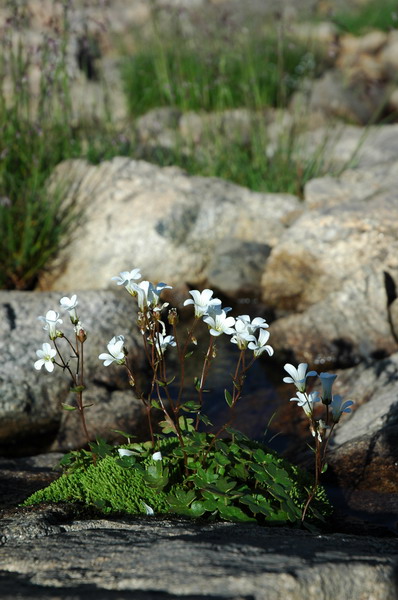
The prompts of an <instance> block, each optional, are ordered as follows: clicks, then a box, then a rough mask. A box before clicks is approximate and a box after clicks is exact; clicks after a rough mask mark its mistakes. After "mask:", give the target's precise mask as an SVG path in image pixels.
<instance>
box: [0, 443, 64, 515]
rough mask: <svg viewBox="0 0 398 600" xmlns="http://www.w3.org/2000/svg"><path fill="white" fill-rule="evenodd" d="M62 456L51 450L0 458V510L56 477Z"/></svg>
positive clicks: (15, 503)
mask: <svg viewBox="0 0 398 600" xmlns="http://www.w3.org/2000/svg"><path fill="white" fill-rule="evenodd" d="M62 456H63V455H62V454H60V453H58V452H52V453H49V454H38V455H37V456H29V457H27V458H13V459H11V458H0V490H1V491H0V510H4V509H5V508H8V507H13V506H16V505H17V504H19V503H20V502H23V501H24V500H26V498H27V497H28V496H30V495H31V494H33V493H34V492H36V491H37V490H39V489H41V488H44V487H46V486H47V485H50V483H52V482H53V481H54V480H55V479H57V477H59V470H58V469H57V467H58V464H59V461H60V460H61V458H62Z"/></svg>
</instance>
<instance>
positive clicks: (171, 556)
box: [0, 508, 398, 600]
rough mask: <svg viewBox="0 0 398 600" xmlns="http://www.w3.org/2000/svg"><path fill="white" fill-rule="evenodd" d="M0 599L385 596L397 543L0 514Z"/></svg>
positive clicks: (397, 559)
mask: <svg viewBox="0 0 398 600" xmlns="http://www.w3.org/2000/svg"><path fill="white" fill-rule="evenodd" d="M0 539H1V541H2V543H3V544H4V546H3V548H1V550H0V554H1V562H2V574H1V578H0V591H1V597H2V598H3V599H4V600H12V599H14V598H16V597H23V598H24V599H26V600H31V599H32V600H33V598H38V597H40V598H46V599H47V600H50V599H52V600H55V599H56V598H71V599H72V598H73V599H75V598H76V599H77V598H81V597H83V596H84V597H85V598H89V599H93V600H94V599H96V598H101V599H104V600H111V599H116V598H117V599H119V598H120V599H121V598H126V599H133V598H134V599H139V600H149V599H150V598H159V599H160V600H170V599H172V598H182V597H183V598H187V599H188V598H189V599H191V600H200V599H201V598H204V597H206V598H209V599H210V598H211V599H212V600H215V599H216V598H217V599H220V600H221V599H226V600H227V599H228V600H242V599H243V598H245V599H249V598H250V599H252V600H279V599H280V598H285V599H286V600H302V599H303V598H306V599H307V600H329V599H330V598H341V599H343V598H347V599H348V598H350V599H351V598H352V599H354V598H372V600H395V599H396V597H397V596H396V594H397V582H396V572H397V568H398V542H397V540H395V539H387V538H377V537H371V536H366V537H360V536H354V535H347V534H317V535H313V534H310V533H308V532H305V531H300V530H293V529H286V528H283V529H279V528H266V527H263V528H262V527H259V526H257V525H239V524H234V523H212V524H208V523H200V522H197V523H195V522H190V521H184V520H182V519H162V520H157V519H156V517H155V518H146V519H142V518H140V519H131V518H130V519H128V518H126V519H114V518H113V519H112V518H107V519H96V520H86V521H85V520H81V519H76V518H75V519H73V516H71V515H70V514H68V513H67V512H66V511H65V509H56V508H52V509H47V510H44V511H42V512H41V513H40V512H39V513H38V512H37V510H36V511H34V512H31V511H24V513H23V514H16V515H13V516H9V517H8V518H7V517H6V518H4V519H3V520H2V531H1V538H0Z"/></svg>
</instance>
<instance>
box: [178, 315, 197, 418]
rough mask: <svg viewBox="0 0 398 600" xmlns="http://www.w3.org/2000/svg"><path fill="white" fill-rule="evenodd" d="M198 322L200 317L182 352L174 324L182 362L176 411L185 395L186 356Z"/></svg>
mask: <svg viewBox="0 0 398 600" xmlns="http://www.w3.org/2000/svg"><path fill="white" fill-rule="evenodd" d="M198 321H199V317H195V320H194V322H193V324H192V327H191V329H190V330H188V333H187V338H186V340H185V342H184V345H183V347H182V350H181V344H180V343H179V340H178V335H177V325H176V324H175V323H174V324H173V334H174V339H175V341H176V344H177V352H178V357H179V361H180V386H179V390H178V396H177V402H176V409H177V411H179V409H180V405H181V399H182V394H183V391H184V383H185V355H186V353H187V349H188V344H189V343H190V341H191V340H192V335H193V332H194V330H195V327H196V325H197V324H198Z"/></svg>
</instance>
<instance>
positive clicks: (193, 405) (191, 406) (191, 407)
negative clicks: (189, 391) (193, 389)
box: [181, 400, 200, 412]
mask: <svg viewBox="0 0 398 600" xmlns="http://www.w3.org/2000/svg"><path fill="white" fill-rule="evenodd" d="M181 408H182V410H185V411H187V412H195V411H197V410H199V409H200V404H198V403H197V402H194V401H193V400H189V401H188V402H184V404H181Z"/></svg>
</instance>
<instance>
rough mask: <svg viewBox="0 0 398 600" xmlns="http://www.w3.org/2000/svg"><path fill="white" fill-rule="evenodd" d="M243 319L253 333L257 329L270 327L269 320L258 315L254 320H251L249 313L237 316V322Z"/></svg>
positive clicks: (249, 331)
mask: <svg viewBox="0 0 398 600" xmlns="http://www.w3.org/2000/svg"><path fill="white" fill-rule="evenodd" d="M238 321H241V322H242V323H244V324H245V326H246V329H247V331H248V333H249V334H251V335H253V334H254V333H256V331H257V329H267V328H268V327H269V325H268V323H267V321H266V320H265V319H263V318H262V317H256V318H255V319H253V321H250V317H249V315H239V317H237V318H236V322H238Z"/></svg>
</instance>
